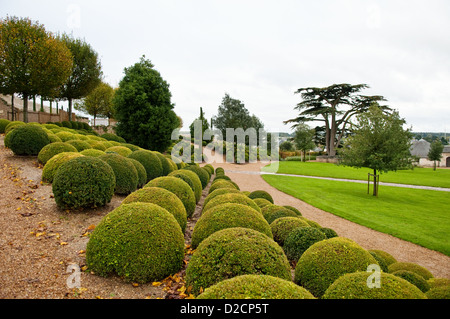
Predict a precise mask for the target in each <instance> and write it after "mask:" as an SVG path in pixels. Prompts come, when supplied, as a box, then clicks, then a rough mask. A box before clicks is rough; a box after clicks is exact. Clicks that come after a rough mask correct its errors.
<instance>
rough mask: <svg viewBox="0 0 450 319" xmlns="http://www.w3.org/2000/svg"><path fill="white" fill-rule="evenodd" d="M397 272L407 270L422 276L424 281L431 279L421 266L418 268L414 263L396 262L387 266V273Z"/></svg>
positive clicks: (427, 271)
mask: <svg viewBox="0 0 450 319" xmlns="http://www.w3.org/2000/svg"><path fill="white" fill-rule="evenodd" d="M399 270H408V271H412V272H414V273H416V274H418V275H420V276H422V277H423V278H424V279H425V280H428V279H430V278H433V274H432V273H431V272H430V271H429V270H428V269H426V268H425V267H423V266H420V265H418V264H416V263H411V262H396V263H393V264H390V265H389V272H390V273H394V272H396V271H399Z"/></svg>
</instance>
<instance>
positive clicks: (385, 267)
mask: <svg viewBox="0 0 450 319" xmlns="http://www.w3.org/2000/svg"><path fill="white" fill-rule="evenodd" d="M368 252H369V253H370V254H371V255H372V257H373V258H375V260H376V261H377V263H378V265H380V268H381V270H382V271H384V272H389V268H388V265H387V264H386V262H385V261H384V259H383V258H382V257H381V256H380V255H378V254H377V253H376V252H374V251H372V250H368Z"/></svg>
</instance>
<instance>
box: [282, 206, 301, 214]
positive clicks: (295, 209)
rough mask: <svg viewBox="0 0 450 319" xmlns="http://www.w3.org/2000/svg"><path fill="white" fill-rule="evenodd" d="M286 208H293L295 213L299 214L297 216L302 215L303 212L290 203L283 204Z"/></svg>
mask: <svg viewBox="0 0 450 319" xmlns="http://www.w3.org/2000/svg"><path fill="white" fill-rule="evenodd" d="M283 207H284V208H287V209H290V210H292V211H293V212H294V213H296V214H297V216H302V213H301V212H300V211H299V210H298V209H297V208H295V207H293V206H289V205H283Z"/></svg>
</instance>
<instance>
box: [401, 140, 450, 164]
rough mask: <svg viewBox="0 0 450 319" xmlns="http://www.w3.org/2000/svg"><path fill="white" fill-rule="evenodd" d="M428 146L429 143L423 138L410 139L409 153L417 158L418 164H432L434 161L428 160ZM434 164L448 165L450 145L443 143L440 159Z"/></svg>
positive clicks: (449, 161)
mask: <svg viewBox="0 0 450 319" xmlns="http://www.w3.org/2000/svg"><path fill="white" fill-rule="evenodd" d="M430 147H431V143H430V142H427V141H426V140H424V139H421V140H413V141H412V143H411V149H410V150H411V155H413V156H417V157H418V158H419V162H418V164H419V166H434V162H433V161H430V160H428V152H429V151H430ZM436 164H437V166H438V167H450V145H444V150H443V152H442V158H441V161H440V162H437V163H436Z"/></svg>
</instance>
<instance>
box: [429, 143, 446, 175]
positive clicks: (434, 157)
mask: <svg viewBox="0 0 450 319" xmlns="http://www.w3.org/2000/svg"><path fill="white" fill-rule="evenodd" d="M443 151H444V145H443V144H442V143H441V141H439V140H435V141H434V142H432V143H431V145H430V150H429V152H428V159H429V160H430V161H433V162H434V170H436V161H440V160H441V158H442V152H443Z"/></svg>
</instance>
